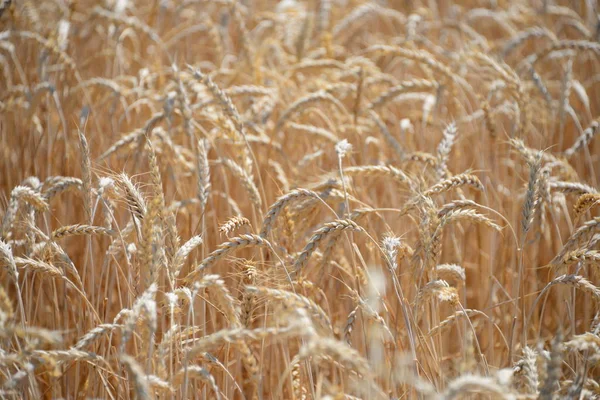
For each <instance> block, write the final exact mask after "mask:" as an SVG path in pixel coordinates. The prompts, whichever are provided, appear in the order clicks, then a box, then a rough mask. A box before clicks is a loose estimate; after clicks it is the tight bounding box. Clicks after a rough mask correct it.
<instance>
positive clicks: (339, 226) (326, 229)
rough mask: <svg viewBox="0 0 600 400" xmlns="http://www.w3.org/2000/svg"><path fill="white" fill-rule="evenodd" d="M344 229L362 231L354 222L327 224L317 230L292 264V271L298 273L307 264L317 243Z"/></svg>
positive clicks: (346, 220) (344, 221)
mask: <svg viewBox="0 0 600 400" xmlns="http://www.w3.org/2000/svg"><path fill="white" fill-rule="evenodd" d="M346 229H350V230H353V231H362V230H363V229H362V228H361V227H360V226H358V225H357V224H356V223H355V222H354V221H352V220H349V219H341V220H336V221H333V222H327V223H326V224H324V225H323V226H322V227H321V228H319V229H317V230H316V231H315V232H314V233H313V235H312V237H311V238H310V240H309V241H308V243H307V244H306V246H305V247H304V249H303V250H302V252H301V253H300V255H299V256H298V258H297V259H296V262H295V263H294V271H295V272H296V273H299V272H300V270H302V268H303V267H304V266H305V265H306V263H308V259H309V258H310V256H311V255H312V253H313V252H314V251H315V250H316V249H317V246H318V245H319V243H321V242H322V241H323V240H324V239H325V238H326V237H327V236H329V235H330V234H332V233H334V232H339V231H343V230H346Z"/></svg>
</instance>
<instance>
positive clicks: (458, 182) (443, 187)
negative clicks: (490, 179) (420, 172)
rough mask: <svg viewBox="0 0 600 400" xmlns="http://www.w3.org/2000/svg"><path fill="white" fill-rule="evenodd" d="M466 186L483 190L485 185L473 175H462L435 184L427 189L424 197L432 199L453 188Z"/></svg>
mask: <svg viewBox="0 0 600 400" xmlns="http://www.w3.org/2000/svg"><path fill="white" fill-rule="evenodd" d="M465 185H467V186H472V187H474V188H475V189H477V190H483V184H482V183H481V181H480V180H479V178H478V177H477V176H475V175H472V174H460V175H455V176H453V177H451V178H448V179H444V180H443V181H441V182H439V183H437V184H435V185H434V186H432V187H430V188H429V189H427V190H426V191H425V192H424V193H423V196H428V197H431V196H433V195H436V194H440V193H444V192H447V191H448V190H451V189H453V188H458V187H461V186H465Z"/></svg>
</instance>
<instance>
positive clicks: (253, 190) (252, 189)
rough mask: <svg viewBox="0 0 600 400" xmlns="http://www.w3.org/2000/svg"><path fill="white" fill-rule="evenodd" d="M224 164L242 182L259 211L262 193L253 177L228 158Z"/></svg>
mask: <svg viewBox="0 0 600 400" xmlns="http://www.w3.org/2000/svg"><path fill="white" fill-rule="evenodd" d="M223 164H224V165H225V166H227V168H229V170H230V171H231V172H232V173H233V175H235V176H236V177H237V178H238V179H239V180H241V181H242V185H243V186H244V188H245V189H246V190H247V191H248V195H249V196H250V200H252V203H253V204H254V206H255V207H256V208H257V209H260V208H261V207H262V200H261V197H260V193H259V192H258V188H257V187H256V184H255V183H254V181H253V180H252V177H251V176H250V175H248V174H247V173H246V171H245V170H244V169H243V168H242V167H240V166H239V165H238V164H237V163H236V162H235V161H233V160H231V159H229V158H226V159H224V160H223Z"/></svg>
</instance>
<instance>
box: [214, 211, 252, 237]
mask: <svg viewBox="0 0 600 400" xmlns="http://www.w3.org/2000/svg"><path fill="white" fill-rule="evenodd" d="M244 225H250V220H249V219H248V218H245V217H240V216H235V217H231V218H229V219H228V220H227V221H225V223H224V224H222V225H221V226H219V232H220V233H222V234H224V235H227V236H229V234H230V233H231V232H233V231H235V230H237V229H240V228H241V227H242V226H244Z"/></svg>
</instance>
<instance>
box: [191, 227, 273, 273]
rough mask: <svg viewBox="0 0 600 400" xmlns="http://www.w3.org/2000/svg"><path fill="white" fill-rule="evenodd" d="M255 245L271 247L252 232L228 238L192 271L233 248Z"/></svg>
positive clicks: (206, 266) (201, 267)
mask: <svg viewBox="0 0 600 400" xmlns="http://www.w3.org/2000/svg"><path fill="white" fill-rule="evenodd" d="M250 246H257V247H269V248H271V247H272V246H271V244H270V243H269V242H268V241H267V240H266V239H265V238H263V237H260V236H258V235H254V234H246V235H240V236H238V237H235V238H232V239H230V240H229V241H228V242H225V243H223V244H221V245H219V247H218V248H217V249H216V250H215V251H213V252H212V253H210V254H209V255H208V257H206V258H205V259H204V260H202V262H201V263H200V264H199V265H198V266H197V267H196V268H195V269H194V271H193V272H192V273H194V274H195V273H198V272H200V271H202V270H204V269H206V268H208V267H210V266H211V265H212V264H214V263H215V262H217V261H218V260H219V259H221V258H223V257H225V256H226V255H228V254H229V253H231V252H232V251H234V250H240V249H243V248H245V247H250Z"/></svg>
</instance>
